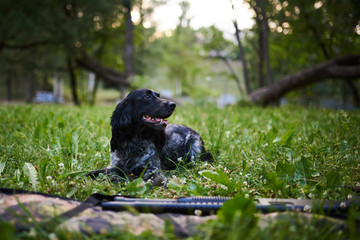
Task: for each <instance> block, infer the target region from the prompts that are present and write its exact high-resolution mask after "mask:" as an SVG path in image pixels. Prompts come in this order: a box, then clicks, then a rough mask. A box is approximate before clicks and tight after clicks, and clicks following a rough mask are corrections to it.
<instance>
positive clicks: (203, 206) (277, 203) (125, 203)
mask: <svg viewBox="0 0 360 240" xmlns="http://www.w3.org/2000/svg"><path fill="white" fill-rule="evenodd" d="M230 199H231V198H227V197H184V198H179V199H142V198H127V197H122V196H117V197H115V198H114V201H109V202H102V204H101V206H102V209H103V210H112V211H124V210H128V209H129V208H133V209H135V210H137V211H139V212H151V213H166V212H167V213H169V212H171V213H182V214H196V215H209V214H215V213H216V212H217V211H218V210H219V209H220V208H221V207H222V205H223V204H224V203H225V202H226V201H228V200H230ZM350 206H353V207H358V208H359V207H360V201H359V199H358V198H355V199H351V200H348V201H346V202H343V203H340V202H333V201H324V200H309V199H307V200H306V199H305V200H299V199H271V198H260V199H258V202H257V203H256V208H257V209H258V210H259V211H260V212H262V213H270V212H285V211H297V212H322V213H324V214H325V215H327V216H335V217H342V216H344V215H345V214H346V213H347V212H348V210H349V208H350Z"/></svg>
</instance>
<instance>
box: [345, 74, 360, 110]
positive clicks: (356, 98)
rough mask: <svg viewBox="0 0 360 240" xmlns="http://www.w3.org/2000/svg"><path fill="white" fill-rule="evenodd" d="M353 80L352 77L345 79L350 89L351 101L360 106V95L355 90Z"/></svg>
mask: <svg viewBox="0 0 360 240" xmlns="http://www.w3.org/2000/svg"><path fill="white" fill-rule="evenodd" d="M354 81H355V80H353V79H348V80H346V84H347V85H348V86H349V88H350V89H351V91H352V94H353V101H354V104H355V106H357V107H358V108H360V96H359V92H358V90H357V87H356V85H355V83H354Z"/></svg>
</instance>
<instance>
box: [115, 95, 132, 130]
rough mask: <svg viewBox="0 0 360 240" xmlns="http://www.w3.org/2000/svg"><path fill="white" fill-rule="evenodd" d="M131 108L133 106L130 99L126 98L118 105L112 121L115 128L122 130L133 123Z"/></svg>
mask: <svg viewBox="0 0 360 240" xmlns="http://www.w3.org/2000/svg"><path fill="white" fill-rule="evenodd" d="M131 109H132V106H131V101H129V99H124V100H123V101H121V102H120V103H119V104H118V105H117V106H116V108H115V110H114V112H113V114H112V116H111V122H110V125H111V127H112V129H113V130H116V131H117V130H120V129H121V128H125V127H127V125H129V124H130V123H131V120H132V119H131Z"/></svg>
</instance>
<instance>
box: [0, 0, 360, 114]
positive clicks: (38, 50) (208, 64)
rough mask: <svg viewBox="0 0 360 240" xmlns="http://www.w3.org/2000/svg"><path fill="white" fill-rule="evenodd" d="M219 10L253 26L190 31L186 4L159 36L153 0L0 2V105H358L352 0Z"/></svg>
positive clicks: (359, 48) (358, 17)
mask: <svg viewBox="0 0 360 240" xmlns="http://www.w3.org/2000/svg"><path fill="white" fill-rule="evenodd" d="M223 1H230V3H231V5H232V6H233V8H235V7H234V5H233V3H235V2H236V1H241V2H244V3H245V4H247V6H248V7H249V11H251V12H252V14H253V19H254V25H253V26H252V27H251V28H249V29H240V28H239V27H238V26H239V24H238V22H237V21H236V20H235V19H233V23H234V31H233V33H234V34H233V36H232V37H228V36H227V37H225V34H224V32H222V30H220V29H218V28H217V27H215V26H211V27H202V28H199V29H194V28H193V27H192V26H191V21H192V18H191V15H190V14H189V8H190V5H191V1H178V3H179V7H180V8H181V15H180V16H179V19H178V24H177V27H176V28H175V29H173V30H172V31H166V32H159V31H157V29H156V25H155V24H154V23H152V22H151V14H152V13H153V11H154V9H155V8H157V7H159V6H161V5H163V4H166V1H164V0H116V1H114V0H107V1H98V0H63V1H44V0H32V1H28V0H16V1H13V0H0V101H1V102H19V101H20V102H61V103H62V102H73V103H74V104H76V105H80V104H95V103H97V102H104V101H111V102H112V103H113V102H114V101H115V99H118V98H121V97H122V96H123V94H125V93H126V92H128V91H130V90H132V89H134V88H140V87H141V88H142V87H148V88H152V89H155V90H157V91H160V92H161V93H162V94H163V95H164V96H166V97H170V98H177V99H183V100H184V99H187V100H201V101H218V105H219V106H222V105H223V104H226V103H235V102H236V101H242V102H252V103H254V104H259V105H269V104H271V105H279V104H299V105H302V106H320V107H332V108H347V109H354V108H358V107H359V106H360V97H359V94H360V93H359V91H360V81H359V78H360V1H359V0H341V1H339V0H307V1H302V0H293V1H283V0H232V1H231V0H223ZM205 2H206V1H204V11H206V3H205ZM231 5H230V6H231ZM234 13H235V9H234ZM223 17H224V18H231V16H223Z"/></svg>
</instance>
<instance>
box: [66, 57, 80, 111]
mask: <svg viewBox="0 0 360 240" xmlns="http://www.w3.org/2000/svg"><path fill="white" fill-rule="evenodd" d="M67 65H68V71H69V77H70V87H71V94H72V98H73V102H74V104H75V105H77V106H79V105H80V100H79V97H78V95H77V91H76V89H77V82H76V76H75V71H74V67H73V64H72V60H71V58H70V57H68V58H67Z"/></svg>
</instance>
